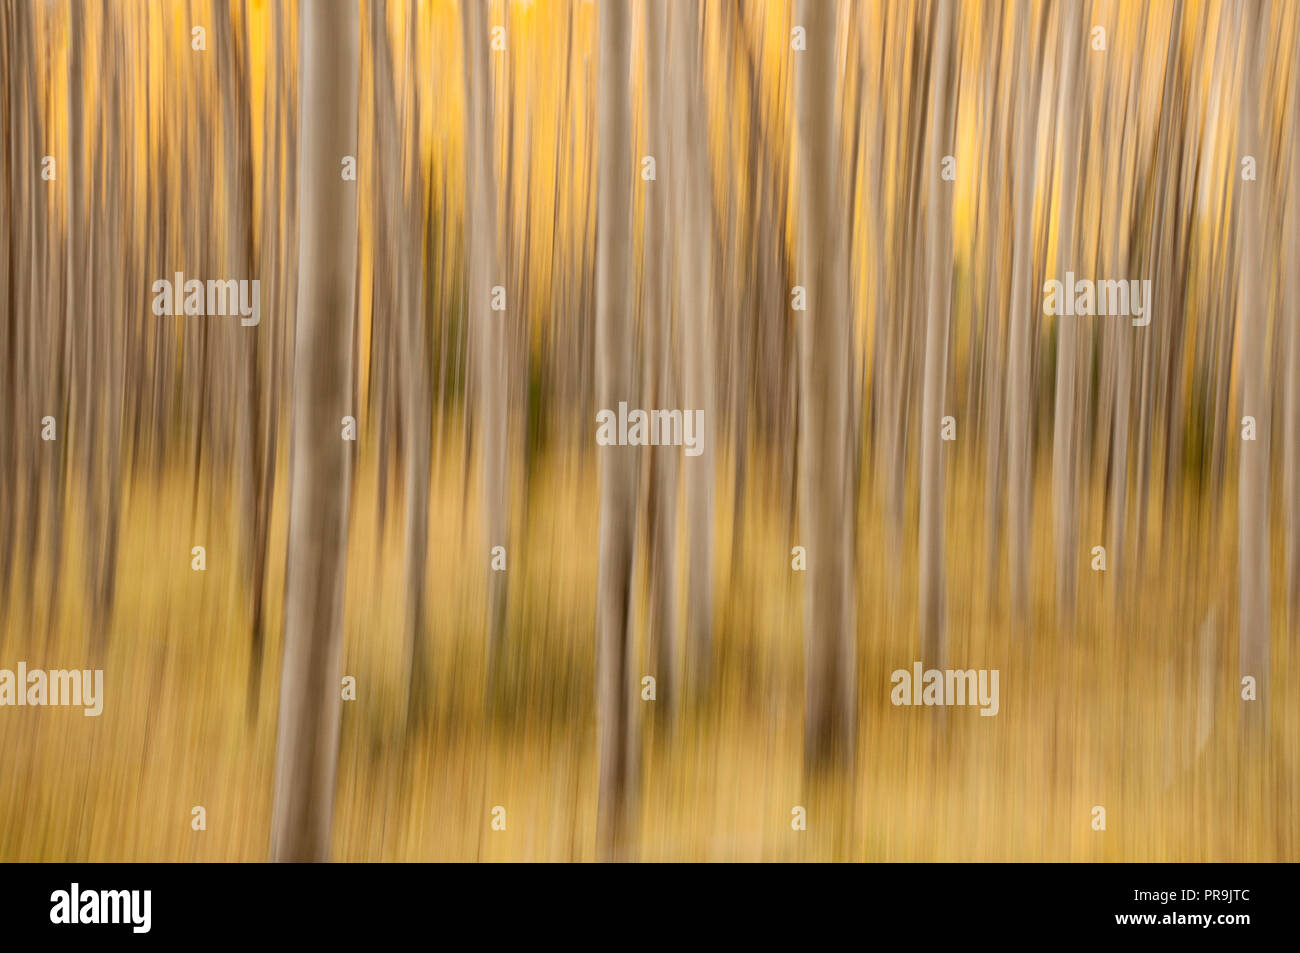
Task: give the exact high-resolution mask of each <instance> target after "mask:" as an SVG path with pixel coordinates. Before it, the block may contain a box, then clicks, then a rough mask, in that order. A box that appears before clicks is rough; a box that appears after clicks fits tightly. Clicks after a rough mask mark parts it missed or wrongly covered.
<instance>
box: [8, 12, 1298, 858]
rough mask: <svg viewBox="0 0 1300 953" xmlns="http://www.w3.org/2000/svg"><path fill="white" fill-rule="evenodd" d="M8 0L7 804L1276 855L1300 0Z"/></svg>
mask: <svg viewBox="0 0 1300 953" xmlns="http://www.w3.org/2000/svg"><path fill="white" fill-rule="evenodd" d="M0 35H2V37H3V44H2V47H0V50H2V55H3V60H4V84H3V87H2V88H0V122H2V123H3V129H4V135H3V148H0V162H2V163H3V167H2V172H0V175H2V177H3V183H4V187H3V190H2V191H0V195H2V199H0V201H2V202H3V206H2V208H0V307H2V308H3V315H4V320H3V328H2V333H0V393H2V394H3V401H4V406H3V412H0V667H4V668H10V669H12V668H14V667H15V666H16V665H17V663H18V662H19V661H20V660H25V661H26V662H27V664H28V665H29V666H32V667H43V668H49V669H59V668H66V669H71V668H77V669H82V668H102V669H103V670H104V673H105V676H104V683H105V698H104V711H103V714H102V715H101V716H100V717H98V718H87V717H83V715H82V713H81V712H80V711H78V710H76V709H54V708H50V709H41V708H30V707H29V708H15V707H6V708H3V709H0V766H3V770H0V860H10V861H14V860H27V861H30V860H264V859H266V858H267V856H268V844H273V847H272V849H271V851H270V856H274V857H278V858H292V857H298V856H309V857H322V856H325V855H328V856H329V857H331V858H332V859H336V860H594V859H603V858H612V859H625V858H635V859H641V860H814V859H816V860H830V859H836V860H848V859H854V860H1142V861H1149V860H1224V861H1226V860H1292V861H1294V860H1298V859H1300V803H1298V801H1297V782H1298V781H1300V653H1298V652H1297V646H1298V645H1300V642H1298V640H1297V636H1298V634H1300V125H1298V124H1300V108H1298V106H1297V101H1298V99H1300V4H1296V3H1290V2H1280V0H1279V2H1267V0H1265V2H1256V0H1240V2H1237V0H1151V2H1147V0H1055V2H1043V0H987V2H985V0H961V2H957V0H952V2H949V0H861V2H859V0H796V2H793V3H790V2H785V0H672V2H660V0H605V2H600V3H596V2H591V0H495V2H490V3H489V2H482V3H480V2H476V0H459V2H453V0H409V2H406V0H390V2H385V0H360V2H357V3H351V2H346V0H345V2H337V0H332V2H327V3H321V4H312V5H310V6H309V5H307V4H303V3H301V2H293V0H284V2H276V0H118V2H113V3H91V2H82V0H0ZM340 90H343V91H344V92H343V93H342V94H340V93H339V91H340ZM348 90H350V91H351V93H350V95H349V94H347V91H348ZM352 97H355V98H354V99H353V98H352ZM336 142H337V143H344V144H348V143H355V149H354V150H352V151H349V150H348V149H347V148H344V147H340V148H339V149H338V150H332V146H331V149H323V148H315V146H317V145H318V144H320V143H331V144H332V143H336ZM345 156H350V157H351V158H352V159H354V168H355V180H353V179H350V178H349V177H348V176H347V170H348V161H347V158H345ZM1247 157H1248V158H1249V160H1250V161H1249V162H1247V161H1245V160H1246V158H1247ZM949 159H950V161H949ZM51 160H52V161H51ZM318 206H319V207H318ZM340 223H342V224H340ZM308 247H310V248H311V249H312V251H311V254H310V255H308V254H306V252H304V251H303V249H306V248H308ZM351 261H355V267H354V268H348V267H347V264H346V263H348V262H351ZM178 272H179V273H183V275H184V277H185V278H186V279H190V278H197V279H200V280H208V279H218V280H225V279H235V280H240V279H248V280H254V279H256V280H258V281H259V282H260V311H261V314H260V323H258V324H256V325H255V326H245V325H244V324H242V323H241V321H240V319H239V317H238V316H237V315H236V316H233V317H232V316H219V315H211V314H206V315H182V316H172V315H168V314H164V315H161V316H160V315H158V314H157V313H155V310H154V308H153V303H154V290H153V286H154V283H155V282H156V281H158V280H159V279H167V280H171V279H172V278H173V276H174V275H175V274H176V273H178ZM1067 272H1069V273H1072V274H1073V275H1076V276H1081V277H1085V276H1086V277H1088V278H1094V277H1095V278H1097V279H1145V280H1149V281H1150V282H1151V285H1150V287H1151V298H1150V302H1149V315H1148V316H1149V318H1150V322H1149V324H1146V325H1135V324H1134V323H1132V322H1131V321H1130V319H1129V318H1128V317H1127V316H1114V315H1111V316H1093V317H1088V316H1061V317H1055V316H1052V315H1049V314H1045V313H1044V295H1043V289H1044V286H1045V283H1046V282H1048V281H1051V280H1053V279H1057V280H1064V279H1065V275H1066V273H1067ZM353 274H355V279H354V280H353V279H352V278H350V276H351V275H353ZM340 289H341V290H340ZM340 296H342V298H340ZM321 302H324V303H323V304H322V303H321ZM304 355H305V356H304ZM334 358H339V359H338V360H334ZM331 361H332V363H331ZM619 401H626V402H627V403H628V405H629V406H631V407H640V408H682V409H687V408H690V409H701V410H703V411H704V421H705V431H704V434H703V438H704V440H703V447H704V452H703V453H702V454H701V455H699V456H688V455H686V454H684V453H683V452H682V450H681V448H678V447H672V446H660V447H602V446H598V445H597V442H596V438H595V434H596V415H597V413H598V411H600V410H601V409H603V408H617V406H618V402H619ZM349 417H350V418H353V420H354V423H353V424H351V425H349V424H348V423H347V422H346V421H345V419H344V418H349ZM948 417H951V418H952V419H951V421H948V422H944V419H945V418H948ZM1247 417H1249V418H1250V422H1249V424H1248V423H1247V422H1246V421H1244V418H1247ZM47 418H52V419H53V424H52V427H53V429H52V430H51V424H50V423H49V421H48V419H47ZM349 426H351V427H352V432H353V433H354V434H355V441H353V440H349V439H348V429H349ZM326 431H328V433H329V435H330V438H331V439H330V440H329V441H326V440H323V439H320V440H317V439H316V438H317V437H319V436H320V434H322V433H325V432H326ZM51 434H53V436H52V437H51ZM312 435H315V436H312ZM300 436H301V437H302V442H301V443H300V442H299V438H300ZM947 437H954V438H955V439H946V438H947ZM1252 438H1253V439H1252ZM333 440H337V441H338V443H337V447H335V445H334V444H333V443H332V441H333ZM331 447H334V449H333V450H331V449H330V448H331ZM330 453H333V454H335V456H330V457H328V460H329V461H331V463H330V465H329V466H326V467H323V468H322V467H318V466H316V464H315V461H316V460H318V459H321V457H320V456H319V455H320V454H327V455H328V454H330ZM322 500H324V501H326V502H327V503H328V502H329V501H337V502H338V503H339V507H340V508H339V509H338V512H341V513H342V514H343V518H342V522H341V524H339V525H330V524H329V520H328V518H327V516H328V514H329V513H333V512H335V511H334V510H333V509H331V508H330V506H328V505H322V504H321V501H322ZM291 510H292V511H293V513H294V514H295V515H294V520H295V521H298V520H301V521H302V522H301V523H300V524H299V526H298V528H299V529H300V532H297V533H295V532H291V520H290V514H291ZM299 514H302V515H301V516H300V515H299ZM318 525H325V526H327V527H328V529H329V532H328V533H327V534H326V535H323V536H316V535H313V533H312V532H310V531H309V530H310V529H311V528H312V527H317V526H318ZM1099 546H1100V547H1104V553H1103V554H1102V555H1101V559H1102V560H1103V563H1102V564H1101V565H1104V569H1103V568H1099V563H1098V551H1097V550H1096V549H1095V547H1099ZM195 547H202V550H201V551H196V549H195ZM796 547H801V548H802V549H798V550H797V549H796ZM199 552H201V555H196V553H199ZM801 563H802V564H801ZM805 567H806V568H805ZM333 579H343V580H345V582H344V583H343V586H342V589H341V606H340V607H339V608H338V612H340V613H341V616H338V620H341V621H338V620H336V623H337V624H334V625H333V626H331V624H329V619H330V618H331V610H330V606H332V605H336V603H334V602H333V601H332V600H331V599H330V598H328V597H329V595H330V593H331V591H334V590H332V589H331V580H333ZM294 587H297V588H294ZM313 587H314V588H313ZM334 589H335V590H337V587H334ZM295 606H296V607H297V608H295ZM317 617H320V618H323V619H325V620H326V621H325V622H322V623H316V622H312V621H311V620H313V619H316V618H317ZM286 620H288V621H286ZM304 620H306V621H304ZM287 630H288V634H286V631H287ZM286 640H288V641H289V646H288V648H286ZM295 640H296V641H295ZM918 659H919V660H921V661H922V662H923V663H924V664H925V666H926V667H927V668H928V667H936V668H945V667H946V668H960V669H967V668H973V669H997V670H999V671H1000V672H1001V700H1000V711H999V713H998V714H997V716H996V717H979V715H978V713H977V711H975V710H973V709H970V708H962V707H952V708H946V709H943V708H932V707H896V706H895V705H893V704H891V701H890V688H891V683H890V673H891V672H893V671H894V670H896V669H910V668H911V666H912V663H913V661H915V660H918ZM302 660H307V662H304V663H303V664H299V663H300V661H302ZM345 676H348V677H351V678H352V679H355V698H354V699H351V698H348V699H345V698H343V697H341V695H340V688H339V686H340V681H341V680H342V679H343V678H344V677H345ZM646 676H652V677H653V679H654V697H653V699H646V698H645V697H644V696H645V694H646V689H645V687H644V683H643V679H644V678H645V677H646ZM1243 676H1250V677H1251V678H1252V679H1254V680H1255V683H1256V688H1255V692H1256V697H1255V698H1254V700H1243V687H1242V679H1243ZM304 699H306V700H304ZM327 699H328V700H327ZM335 739H337V740H335ZM335 750H337V764H336V765H335V764H334V763H333V758H334V754H333V752H334V751H335ZM277 751H278V753H277ZM286 752H287V754H286ZM277 764H278V767H277ZM304 765H308V766H309V767H303V766H304ZM282 791H284V792H289V793H287V794H285V800H284V801H283V803H281V801H280V795H279V793H277V792H282ZM273 802H275V804H274V805H273ZM302 805H310V806H311V809H310V811H309V812H308V813H310V819H309V820H305V821H304V820H301V818H300V817H299V815H301V814H303V811H304V810H305V809H304V808H303V807H302ZM195 806H202V807H203V808H204V809H205V812H206V829H204V830H195V829H194V827H193V825H192V819H193V815H192V809H193V808H194V807H195ZM1094 806H1104V807H1105V810H1106V829H1105V830H1095V829H1094V824H1093V819H1094V815H1093V813H1092V812H1093V808H1094ZM497 807H501V808H504V812H501V813H497V812H495V811H494V808H497ZM796 807H803V808H805V809H806V818H807V829H806V830H796V829H794V827H795V826H796V825H792V812H793V811H794V809H795V808H796ZM498 819H499V821H500V822H501V823H503V824H504V829H494V824H493V822H494V820H498ZM501 823H498V824H497V825H496V826H497V827H500V826H501ZM295 825H296V827H295ZM286 831H288V832H289V833H287V834H286V833H285V832H286ZM285 838H287V839H285Z"/></svg>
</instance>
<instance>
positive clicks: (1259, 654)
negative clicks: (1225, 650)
mask: <svg viewBox="0 0 1300 953" xmlns="http://www.w3.org/2000/svg"><path fill="white" fill-rule="evenodd" d="M1239 22H1240V29H1241V38H1242V57H1241V63H1242V67H1243V70H1244V75H1243V78H1242V82H1243V86H1242V90H1241V103H1240V106H1239V112H1238V123H1239V126H1238V138H1239V142H1238V148H1237V152H1238V153H1239V155H1241V156H1246V155H1249V156H1254V157H1255V159H1256V161H1257V162H1258V164H1259V166H1260V167H1261V169H1262V168H1263V167H1264V166H1265V164H1266V162H1267V159H1266V157H1265V156H1263V155H1261V154H1260V150H1259V146H1260V143H1261V137H1260V134H1259V71H1260V70H1261V69H1262V68H1263V67H1262V66H1261V64H1260V62H1259V59H1258V55H1259V54H1258V50H1259V48H1260V43H1259V29H1260V12H1259V8H1258V6H1257V5H1256V4H1254V3H1250V2H1244V3H1243V4H1242V6H1241V9H1240V10H1239ZM1265 188H1267V183H1266V180H1264V179H1263V178H1261V179H1260V180H1257V181H1254V182H1246V181H1242V179H1241V176H1240V172H1239V171H1238V175H1237V189H1238V193H1237V194H1238V197H1239V204H1240V207H1241V214H1240V217H1239V218H1238V220H1237V225H1238V228H1237V248H1238V269H1237V281H1238V285H1237V321H1238V331H1237V335H1238V340H1239V341H1240V347H1241V365H1240V366H1241V367H1242V368H1243V373H1242V375H1241V380H1242V387H1241V414H1242V416H1250V417H1254V418H1255V422H1256V434H1257V439H1256V440H1255V441H1248V440H1243V441H1241V444H1240V446H1241V462H1240V467H1241V470H1240V475H1239V477H1238V483H1237V526H1238V529H1237V534H1238V535H1237V547H1238V551H1239V582H1238V589H1237V600H1238V612H1239V619H1240V623H1239V624H1240V631H1239V633H1238V638H1239V643H1238V655H1239V659H1238V660H1239V663H1240V672H1239V677H1245V676H1247V675H1249V676H1252V677H1254V679H1255V683H1256V691H1257V695H1256V697H1257V701H1254V702H1245V703H1244V704H1245V708H1244V713H1245V721H1246V724H1247V725H1248V726H1249V727H1250V730H1251V733H1252V735H1254V734H1255V733H1256V732H1260V731H1262V730H1263V726H1264V725H1266V724H1267V713H1268V704H1269V693H1268V681H1269V678H1268V676H1269V618H1270V613H1269V547H1268V536H1269V524H1268V461H1269V433H1270V429H1271V425H1270V420H1269V418H1270V412H1269V411H1270V407H1269V404H1270V396H1269V387H1268V374H1267V372H1266V371H1265V370H1264V368H1265V365H1266V361H1267V355H1268V341H1267V340H1266V338H1267V334H1268V312H1267V311H1266V310H1265V308H1264V307H1263V304H1264V302H1263V301H1262V300H1261V295H1260V286H1261V284H1262V283H1263V280H1264V274H1265V270H1264V269H1263V268H1262V267H1261V265H1260V257H1261V247H1260V241H1259V231H1258V230H1259V226H1260V222H1261V220H1262V216H1261V214H1260V208H1261V198H1260V190H1261V189H1265Z"/></svg>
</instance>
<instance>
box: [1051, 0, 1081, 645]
mask: <svg viewBox="0 0 1300 953" xmlns="http://www.w3.org/2000/svg"><path fill="white" fill-rule="evenodd" d="M1057 12H1058V15H1059V16H1060V23H1059V26H1060V31H1061V46H1060V56H1061V77H1060V96H1059V98H1058V100H1057V121H1058V122H1060V123H1061V126H1062V129H1061V131H1060V133H1059V138H1060V147H1061V204H1060V213H1059V219H1058V224H1057V233H1056V240H1057V245H1056V270H1057V272H1058V274H1059V275H1060V278H1061V283H1062V285H1063V286H1066V280H1065V275H1066V272H1067V271H1074V267H1075V262H1074V224H1075V222H1074V219H1075V214H1074V211H1075V210H1074V205H1075V197H1076V194H1077V190H1078V178H1079V175H1078V169H1079V142H1078V135H1077V131H1078V128H1079V124H1078V121H1077V115H1078V111H1079V107H1078V103H1077V99H1078V95H1079V90H1080V88H1081V84H1080V83H1079V80H1078V72H1079V34H1080V20H1081V17H1082V10H1081V9H1080V6H1079V3H1078V2H1077V0H1067V2H1066V3H1065V4H1064V5H1063V6H1061V7H1059V8H1058V11H1057ZM1067 287H1068V286H1067ZM1066 293H1067V294H1068V293H1069V292H1068V291H1067V292H1066ZM1082 320H1085V319H1083V318H1078V317H1067V316H1065V315H1057V316H1056V318H1055V323H1056V407H1055V418H1056V419H1055V422H1054V424H1053V428H1052V429H1053V439H1052V500H1053V514H1054V517H1055V520H1054V522H1055V538H1056V611H1057V621H1058V624H1059V625H1060V626H1061V627H1062V628H1063V629H1070V628H1071V627H1073V625H1074V607H1075V605H1074V604H1075V595H1076V583H1077V579H1078V569H1079V513H1078V490H1079V476H1078V463H1077V461H1078V449H1077V446H1076V443H1077V440H1078V434H1077V426H1076V425H1077V419H1078V411H1077V407H1076V401H1077V392H1078V389H1079V381H1078V378H1079V376H1080V375H1079V363H1080V361H1079V339H1080V337H1081V332H1080V329H1079V322H1080V321H1082Z"/></svg>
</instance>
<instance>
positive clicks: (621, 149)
mask: <svg viewBox="0 0 1300 953" xmlns="http://www.w3.org/2000/svg"><path fill="white" fill-rule="evenodd" d="M597 15H598V17H599V20H600V24H599V31H600V40H599V44H600V46H599V63H598V68H599V71H600V73H599V76H600V79H599V84H598V86H597V104H596V108H597V126H596V134H597V137H598V143H599V150H600V151H599V154H598V160H599V163H600V165H599V169H598V181H597V191H596V221H597V237H596V241H597V247H596V382H597V406H598V407H601V408H608V409H615V408H617V407H618V402H619V401H620V400H626V399H627V396H628V394H629V389H630V388H631V386H632V380H633V368H632V364H633V339H634V338H633V334H634V332H633V327H632V320H631V316H632V300H633V299H632V294H631V290H632V289H631V280H632V276H633V267H632V173H633V166H634V160H633V157H632V119H631V100H632V96H631V78H630V76H629V71H630V68H631V53H630V42H631V41H630V36H631V32H632V21H631V4H630V3H629V2H628V0H609V2H606V3H603V4H601V7H600V10H599V13H598V14H597ZM598 453H599V458H600V543H599V546H600V553H599V560H600V568H599V577H598V579H597V583H596V717H597V721H598V736H599V742H600V780H599V798H600V800H599V806H598V813H597V825H596V839H597V849H598V851H599V854H600V856H601V858H602V859H620V858H623V857H625V856H626V855H627V853H628V852H629V851H630V850H631V847H632V841H631V839H632V829H633V820H634V818H635V817H636V809H635V804H634V802H635V785H636V776H635V765H634V763H633V754H634V752H635V751H636V750H637V746H636V745H635V744H634V743H633V740H634V739H633V718H632V700H633V697H634V691H633V689H634V686H633V679H632V669H631V648H632V637H631V622H632V619H631V612H632V600H631V584H632V550H633V544H634V542H635V530H636V499H637V493H636V479H637V458H636V454H637V453H638V450H637V449H636V448H633V447H619V446H610V447H600V448H599V449H598Z"/></svg>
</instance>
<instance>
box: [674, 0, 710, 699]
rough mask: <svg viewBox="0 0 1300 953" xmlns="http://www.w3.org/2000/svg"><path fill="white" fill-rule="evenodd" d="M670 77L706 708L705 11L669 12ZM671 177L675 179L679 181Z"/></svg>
mask: <svg viewBox="0 0 1300 953" xmlns="http://www.w3.org/2000/svg"><path fill="white" fill-rule="evenodd" d="M670 12H671V16H672V20H671V32H672V37H673V41H672V53H671V57H672V58H671V60H670V63H671V66H670V75H672V76H673V77H674V78H675V79H676V81H677V83H676V87H675V94H676V101H675V103H674V106H673V115H674V116H675V117H676V118H677V135H676V140H675V148H674V150H673V162H672V166H673V168H672V169H671V170H670V173H669V174H670V179H669V181H670V182H678V183H680V184H679V185H673V186H670V188H672V189H673V197H674V199H675V200H676V208H675V211H676V215H675V222H674V227H675V229H676V231H677V233H678V235H679V246H678V247H679V253H678V255H677V262H678V264H679V265H680V269H681V272H680V278H679V282H678V287H679V290H680V295H681V297H680V299H679V301H678V308H677V313H678V315H679V316H680V318H681V322H682V324H681V328H682V332H681V333H682V361H683V364H684V365H685V374H684V378H685V379H684V382H683V383H684V385H685V386H684V393H683V398H684V401H685V405H686V406H685V408H684V409H685V410H686V411H688V412H689V411H695V410H702V411H704V427H703V432H702V433H700V434H699V435H698V438H699V441H700V446H701V448H702V449H703V453H701V454H700V455H699V456H697V457H689V458H687V459H686V461H685V463H683V467H684V468H685V471H686V472H685V483H686V548H687V566H688V567H689V571H688V573H687V577H686V579H687V584H686V669H685V673H684V674H685V678H686V681H687V683H688V685H689V686H690V688H689V693H690V695H691V697H692V698H693V699H694V700H696V701H699V700H700V698H701V697H702V694H703V691H704V688H705V686H706V685H707V684H708V683H709V677H710V676H709V668H710V665H711V663H712V656H713V644H712V640H713V488H714V472H715V468H716V465H717V463H716V461H717V451H718V444H717V441H716V440H715V439H714V435H715V434H716V433H718V426H717V419H716V404H715V402H714V394H715V386H714V384H715V382H714V373H715V365H714V360H713V334H714V327H713V324H712V322H713V317H712V315H713V310H712V308H713V240H712V225H711V223H712V215H713V186H712V176H711V173H710V166H709V144H708V110H707V109H706V108H705V98H704V97H705V86H704V82H703V77H702V67H701V61H700V58H701V49H700V30H699V23H698V17H699V5H698V3H697V2H696V0H680V2H675V3H673V4H671V6H670ZM672 176H675V178H673V177H672Z"/></svg>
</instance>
